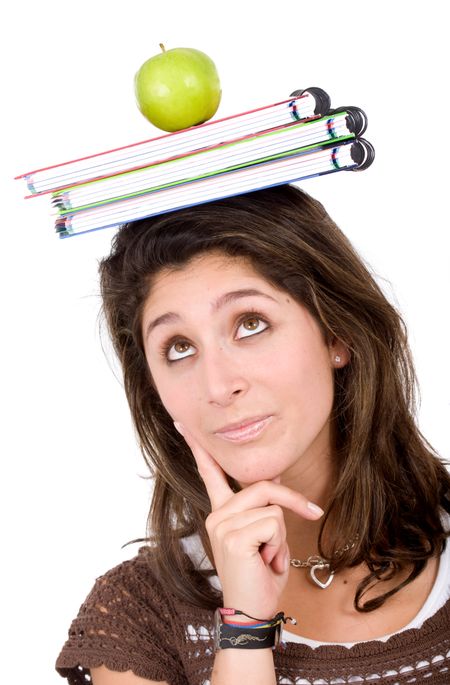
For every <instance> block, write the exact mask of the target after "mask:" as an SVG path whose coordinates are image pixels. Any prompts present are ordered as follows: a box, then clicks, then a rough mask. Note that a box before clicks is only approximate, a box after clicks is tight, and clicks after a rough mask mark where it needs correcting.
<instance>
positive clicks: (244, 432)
mask: <svg viewBox="0 0 450 685" xmlns="http://www.w3.org/2000/svg"><path fill="white" fill-rule="evenodd" d="M272 418H273V416H272V415H269V416H261V417H257V418H255V419H249V420H247V421H244V422H242V423H241V424H240V425H236V424H234V425H233V426H230V427H229V428H227V427H225V428H222V429H221V430H219V431H216V432H215V435H217V436H218V437H219V438H222V439H223V440H229V441H230V442H248V441H249V440H254V439H255V438H257V437H258V436H259V435H260V434H261V433H262V431H263V430H264V428H265V427H266V426H267V424H268V423H270V421H271V420H272Z"/></svg>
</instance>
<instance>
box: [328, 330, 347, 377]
mask: <svg viewBox="0 0 450 685" xmlns="http://www.w3.org/2000/svg"><path fill="white" fill-rule="evenodd" d="M329 349H330V357H331V366H332V367H333V368H334V369H342V368H343V367H344V366H347V364H348V363H349V361H350V350H349V349H348V347H347V345H346V344H345V343H343V342H342V340H339V339H338V338H336V337H334V338H333V340H332V341H331V344H330V346H329Z"/></svg>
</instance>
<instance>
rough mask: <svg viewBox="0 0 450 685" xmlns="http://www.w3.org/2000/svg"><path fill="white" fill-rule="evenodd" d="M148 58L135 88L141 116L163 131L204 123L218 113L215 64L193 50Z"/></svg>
mask: <svg viewBox="0 0 450 685" xmlns="http://www.w3.org/2000/svg"><path fill="white" fill-rule="evenodd" d="M160 47H161V49H162V52H161V53H160V54H158V55H155V56H154V57H151V58H150V59H148V60H147V61H146V62H144V64H143V65H142V66H141V67H140V69H139V71H138V72H137V74H136V76H135V79H134V85H135V93H136V100H137V104H138V107H139V109H140V110H141V112H142V114H143V115H144V116H145V117H146V118H147V119H148V120H149V121H150V122H151V123H152V124H154V125H155V126H157V127H158V128H160V129H162V130H163V131H179V130H181V129H183V128H189V126H196V125H197V124H203V123H204V122H205V121H208V119H211V117H212V116H214V114H215V113H216V111H217V108H218V107H219V103H220V98H221V95H222V91H221V89H220V81H219V75H218V73H217V69H216V67H215V64H214V62H213V61H212V59H211V58H210V57H208V55H205V53H204V52H201V51H200V50H194V49H193V48H174V49H172V50H167V51H166V50H165V48H164V45H162V44H160Z"/></svg>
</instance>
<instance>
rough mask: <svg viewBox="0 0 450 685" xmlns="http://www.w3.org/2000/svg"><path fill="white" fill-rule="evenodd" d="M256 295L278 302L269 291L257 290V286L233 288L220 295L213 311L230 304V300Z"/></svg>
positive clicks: (214, 303) (213, 306) (213, 305)
mask: <svg viewBox="0 0 450 685" xmlns="http://www.w3.org/2000/svg"><path fill="white" fill-rule="evenodd" d="M255 295H257V296H259V297H267V298H268V299H269V300H272V302H276V299H275V298H274V297H271V296H270V295H268V294H267V293H263V292H261V290H256V289H255V288H241V289H240V290H232V291H231V292H229V293H224V294H223V295H220V297H218V298H217V299H216V300H215V301H214V302H213V304H212V310H213V312H216V311H218V310H219V309H221V307H224V306H225V305H226V304H230V302H234V301H235V300H239V299H240V298H241V297H252V296H255Z"/></svg>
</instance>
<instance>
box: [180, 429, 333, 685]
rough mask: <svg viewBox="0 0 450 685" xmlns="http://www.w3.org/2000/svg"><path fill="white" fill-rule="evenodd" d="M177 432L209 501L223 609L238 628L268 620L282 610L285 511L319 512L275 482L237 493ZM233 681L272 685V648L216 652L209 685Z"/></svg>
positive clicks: (190, 440)
mask: <svg viewBox="0 0 450 685" xmlns="http://www.w3.org/2000/svg"><path fill="white" fill-rule="evenodd" d="M175 427H176V428H177V430H179V431H180V433H182V435H183V436H184V438H185V440H186V442H187V443H188V445H189V447H190V449H191V450H192V453H193V455H194V458H195V461H196V463H197V467H198V471H199V474H200V476H201V477H202V479H203V481H204V483H205V486H206V490H207V492H208V496H209V499H210V501H211V513H210V514H209V516H208V517H207V519H206V521H205V526H206V530H207V533H208V536H209V539H210V541H211V547H212V552H213V556H214V562H215V568H216V570H217V575H218V577H219V579H220V583H221V586H222V592H223V601H224V606H225V607H226V608H228V609H235V610H239V611H240V612H245V616H246V618H244V616H243V614H239V620H238V621H237V622H238V623H244V624H245V623H250V622H251V621H253V625H254V618H253V619H252V618H251V617H258V619H259V620H263V621H269V620H272V619H273V618H274V616H275V615H276V614H277V613H278V612H279V611H280V608H279V600H280V596H281V594H282V591H283V589H284V587H285V585H286V582H287V578H288V573H289V548H288V545H287V540H286V526H285V522H284V513H283V507H286V508H287V509H290V510H291V511H294V512H295V513H296V514H297V515H299V516H302V517H303V518H306V519H313V520H315V519H317V518H319V517H320V516H321V515H322V514H323V512H322V510H321V509H319V508H318V507H315V506H314V505H313V507H312V508H311V504H310V503H309V502H308V500H307V499H306V498H305V497H303V495H301V494H300V493H298V492H295V491H294V490H291V489H290V488H287V487H285V486H282V485H280V483H279V480H278V479H275V480H274V481H260V482H258V483H253V484H251V485H249V486H248V487H246V488H244V489H243V490H241V491H240V492H238V493H235V492H234V491H233V490H232V489H231V488H230V485H229V483H228V481H227V478H226V475H225V473H224V472H223V470H222V469H221V467H220V465H219V464H218V463H217V462H216V461H215V460H214V458H213V457H212V456H211V455H210V454H208V452H206V450H204V449H203V448H202V447H201V446H200V445H199V444H198V443H197V442H196V441H195V440H194V438H193V436H191V435H190V434H189V433H188V432H187V431H186V430H185V429H183V427H181V426H179V425H178V424H175ZM241 619H243V621H242V620H241ZM225 620H226V619H225ZM233 623H236V621H235V620H233ZM248 630H249V631H250V632H252V633H253V634H254V635H255V636H256V635H257V629H255V628H253V627H250V626H249V629H248ZM246 632H247V631H246ZM233 682H239V683H245V685H275V683H276V677H275V666H274V662H273V651H272V648H271V647H265V646H264V647H263V648H259V649H245V648H239V647H237V646H236V647H231V648H227V649H219V650H218V652H217V654H216V658H215V661H214V667H213V676H212V680H211V685H230V684H231V683H233Z"/></svg>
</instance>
